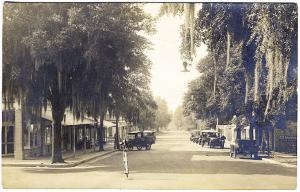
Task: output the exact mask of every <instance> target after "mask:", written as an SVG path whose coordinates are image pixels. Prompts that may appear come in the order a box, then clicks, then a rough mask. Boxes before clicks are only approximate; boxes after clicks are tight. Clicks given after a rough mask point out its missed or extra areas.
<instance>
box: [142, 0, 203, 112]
mask: <svg viewBox="0 0 300 192" xmlns="http://www.w3.org/2000/svg"><path fill="white" fill-rule="evenodd" d="M159 6H160V4H158V3H150V4H147V5H146V6H145V11H146V12H149V13H151V14H152V15H154V16H155V15H157V13H158V11H159ZM183 21H184V17H183V16H182V17H180V16H177V17H172V16H164V17H161V18H160V19H159V20H158V21H157V23H156V30H157V32H156V33H155V34H154V35H152V36H150V37H149V39H150V40H151V41H152V43H153V50H151V51H149V54H148V56H149V58H150V59H151V61H152V69H151V75H152V78H151V89H152V91H153V94H154V96H155V97H156V96H160V97H162V98H164V99H165V100H166V101H167V103H168V107H169V109H170V110H172V111H175V109H176V107H177V106H179V105H181V104H182V99H183V95H184V93H185V92H186V91H187V85H188V82H189V81H191V80H192V79H195V78H196V77H198V76H199V73H198V72H197V71H196V69H195V67H196V66H195V64H194V65H193V66H192V69H191V71H190V72H187V73H183V72H181V71H182V70H183V66H182V60H181V56H180V53H179V46H180V43H181V37H180V32H179V27H180V25H181V24H183ZM196 52H197V59H196V61H197V60H199V58H202V57H203V56H205V55H206V48H205V46H201V47H200V48H197V51H196Z"/></svg>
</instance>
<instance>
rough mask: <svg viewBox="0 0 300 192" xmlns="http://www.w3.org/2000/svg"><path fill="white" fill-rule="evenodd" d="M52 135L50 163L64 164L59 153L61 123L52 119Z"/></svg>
mask: <svg viewBox="0 0 300 192" xmlns="http://www.w3.org/2000/svg"><path fill="white" fill-rule="evenodd" d="M53 113H55V112H53ZM52 135H53V137H52V138H53V142H52V163H64V160H63V158H62V152H61V121H59V120H58V119H55V118H53V129H52Z"/></svg>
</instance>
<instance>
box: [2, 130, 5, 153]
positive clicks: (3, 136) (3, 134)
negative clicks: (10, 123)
mask: <svg viewBox="0 0 300 192" xmlns="http://www.w3.org/2000/svg"><path fill="white" fill-rule="evenodd" d="M4 142H5V127H4V126H2V143H4ZM2 152H3V150H2Z"/></svg>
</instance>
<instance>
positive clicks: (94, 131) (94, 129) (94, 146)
mask: <svg viewBox="0 0 300 192" xmlns="http://www.w3.org/2000/svg"><path fill="white" fill-rule="evenodd" d="M93 138H94V139H93V140H94V143H93V150H94V151H96V126H95V125H94V126H93Z"/></svg>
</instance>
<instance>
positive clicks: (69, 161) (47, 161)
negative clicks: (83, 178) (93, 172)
mask: <svg viewBox="0 0 300 192" xmlns="http://www.w3.org/2000/svg"><path fill="white" fill-rule="evenodd" d="M104 150H105V151H99V147H96V149H95V151H94V150H93V149H87V150H86V151H84V150H78V151H76V154H75V157H74V153H73V152H66V153H63V159H64V160H65V163H55V164H51V157H50V156H48V157H36V158H34V159H27V160H15V159H14V158H13V157H2V166H3V167H4V166H6V167H50V168H68V167H75V166H77V165H80V164H82V163H85V162H87V161H90V160H93V159H95V158H97V157H101V156H104V155H107V154H110V153H113V152H116V151H117V150H115V149H114V147H113V145H112V144H106V145H104Z"/></svg>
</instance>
